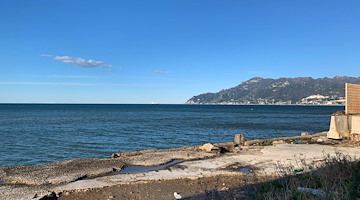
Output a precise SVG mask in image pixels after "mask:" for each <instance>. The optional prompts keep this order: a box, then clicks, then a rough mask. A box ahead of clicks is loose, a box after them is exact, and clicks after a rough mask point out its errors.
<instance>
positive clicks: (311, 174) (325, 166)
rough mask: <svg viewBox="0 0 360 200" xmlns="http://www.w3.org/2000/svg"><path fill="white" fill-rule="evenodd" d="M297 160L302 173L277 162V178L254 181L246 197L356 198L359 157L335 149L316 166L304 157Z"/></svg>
mask: <svg viewBox="0 0 360 200" xmlns="http://www.w3.org/2000/svg"><path fill="white" fill-rule="evenodd" d="M300 163H301V164H302V165H303V166H302V167H303V169H304V172H303V173H301V174H299V171H301V170H296V169H294V167H293V166H290V167H289V166H281V165H280V166H279V170H278V171H279V174H278V177H277V179H275V180H272V181H268V182H265V183H261V184H256V185H254V186H253V188H252V189H251V191H249V195H248V198H247V199H251V200H260V199H261V200H270V199H282V200H307V199H310V200H311V199H324V200H325V199H333V200H340V199H350V200H359V199H360V161H355V159H354V158H350V157H348V156H346V155H343V154H340V153H338V154H337V155H336V156H334V157H331V156H329V155H327V156H325V158H324V160H323V162H322V163H321V164H320V165H318V166H311V165H308V164H307V163H306V162H305V160H300ZM296 171H298V172H296ZM304 188H305V189H304ZM304 190H305V191H304Z"/></svg>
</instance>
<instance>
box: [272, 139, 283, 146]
mask: <svg viewBox="0 0 360 200" xmlns="http://www.w3.org/2000/svg"><path fill="white" fill-rule="evenodd" d="M272 143H273V145H274V144H284V143H285V141H284V140H276V141H273V142H272Z"/></svg>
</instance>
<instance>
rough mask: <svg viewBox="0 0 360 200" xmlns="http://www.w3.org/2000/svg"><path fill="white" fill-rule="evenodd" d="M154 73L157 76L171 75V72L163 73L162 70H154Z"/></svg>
mask: <svg viewBox="0 0 360 200" xmlns="http://www.w3.org/2000/svg"><path fill="white" fill-rule="evenodd" d="M152 72H153V73H155V74H170V72H169V71H161V70H154V71H152Z"/></svg>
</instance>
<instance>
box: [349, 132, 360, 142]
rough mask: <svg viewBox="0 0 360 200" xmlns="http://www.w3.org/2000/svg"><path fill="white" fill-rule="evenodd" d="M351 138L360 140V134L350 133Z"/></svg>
mask: <svg viewBox="0 0 360 200" xmlns="http://www.w3.org/2000/svg"><path fill="white" fill-rule="evenodd" d="M350 140H352V141H356V142H360V134H356V133H352V134H350Z"/></svg>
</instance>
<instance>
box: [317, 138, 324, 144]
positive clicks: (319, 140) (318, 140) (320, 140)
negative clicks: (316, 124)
mask: <svg viewBox="0 0 360 200" xmlns="http://www.w3.org/2000/svg"><path fill="white" fill-rule="evenodd" d="M316 142H319V143H321V142H324V140H323V139H321V138H319V139H317V140H316Z"/></svg>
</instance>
